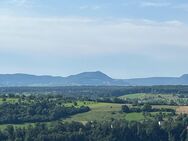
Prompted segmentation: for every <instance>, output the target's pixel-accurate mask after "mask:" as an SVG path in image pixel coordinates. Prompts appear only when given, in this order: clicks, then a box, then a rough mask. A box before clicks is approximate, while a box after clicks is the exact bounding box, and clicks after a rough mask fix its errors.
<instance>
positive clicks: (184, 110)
mask: <svg viewBox="0 0 188 141" xmlns="http://www.w3.org/2000/svg"><path fill="white" fill-rule="evenodd" d="M176 112H177V113H179V114H181V113H182V114H188V106H179V107H178V108H177V109H176Z"/></svg>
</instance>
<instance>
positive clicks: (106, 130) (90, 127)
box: [0, 119, 188, 141]
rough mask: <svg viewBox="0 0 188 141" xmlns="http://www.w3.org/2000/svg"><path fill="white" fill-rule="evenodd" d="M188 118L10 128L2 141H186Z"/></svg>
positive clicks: (1, 134)
mask: <svg viewBox="0 0 188 141" xmlns="http://www.w3.org/2000/svg"><path fill="white" fill-rule="evenodd" d="M187 123H188V122H187V119H186V120H184V121H173V120H168V121H166V122H165V123H164V124H163V125H159V124H158V122H157V121H152V120H151V121H145V122H142V123H140V122H127V121H117V120H114V121H105V122H88V123H87V124H85V125H83V124H81V123H77V122H72V123H62V122H57V123H55V124H53V125H51V126H49V125H45V124H36V125H35V126H29V127H27V128H14V127H13V126H8V127H7V128H6V129H5V130H3V131H0V139H1V141H187V140H188V132H187Z"/></svg>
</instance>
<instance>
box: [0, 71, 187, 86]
mask: <svg viewBox="0 0 188 141" xmlns="http://www.w3.org/2000/svg"><path fill="white" fill-rule="evenodd" d="M152 85H188V74H184V75H182V76H181V77H150V78H136V79H113V78H111V77H109V76H107V75H106V74H104V73H102V72H100V71H96V72H83V73H80V74H76V75H71V76H68V77H61V76H49V75H42V76H37V75H29V74H0V86H1V87H3V86H6V87H7V86H152Z"/></svg>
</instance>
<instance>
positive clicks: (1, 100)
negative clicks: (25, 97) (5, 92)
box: [0, 98, 18, 104]
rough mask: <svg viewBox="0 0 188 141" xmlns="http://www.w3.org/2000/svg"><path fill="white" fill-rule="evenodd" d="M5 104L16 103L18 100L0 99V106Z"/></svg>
mask: <svg viewBox="0 0 188 141" xmlns="http://www.w3.org/2000/svg"><path fill="white" fill-rule="evenodd" d="M4 102H7V103H16V102H18V98H6V99H5V101H4V100H3V98H0V104H2V103H4Z"/></svg>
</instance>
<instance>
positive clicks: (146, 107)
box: [121, 103, 175, 114]
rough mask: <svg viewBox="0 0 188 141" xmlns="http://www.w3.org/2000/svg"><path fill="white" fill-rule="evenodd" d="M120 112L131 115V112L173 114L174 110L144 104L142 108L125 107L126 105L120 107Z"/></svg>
mask: <svg viewBox="0 0 188 141" xmlns="http://www.w3.org/2000/svg"><path fill="white" fill-rule="evenodd" d="M121 109H122V112H125V113H133V112H171V113H173V114H175V110H174V109H170V108H160V109H159V108H153V107H152V105H150V104H149V103H146V104H144V105H142V106H139V107H138V106H131V107H129V106H127V105H122V107H121Z"/></svg>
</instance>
